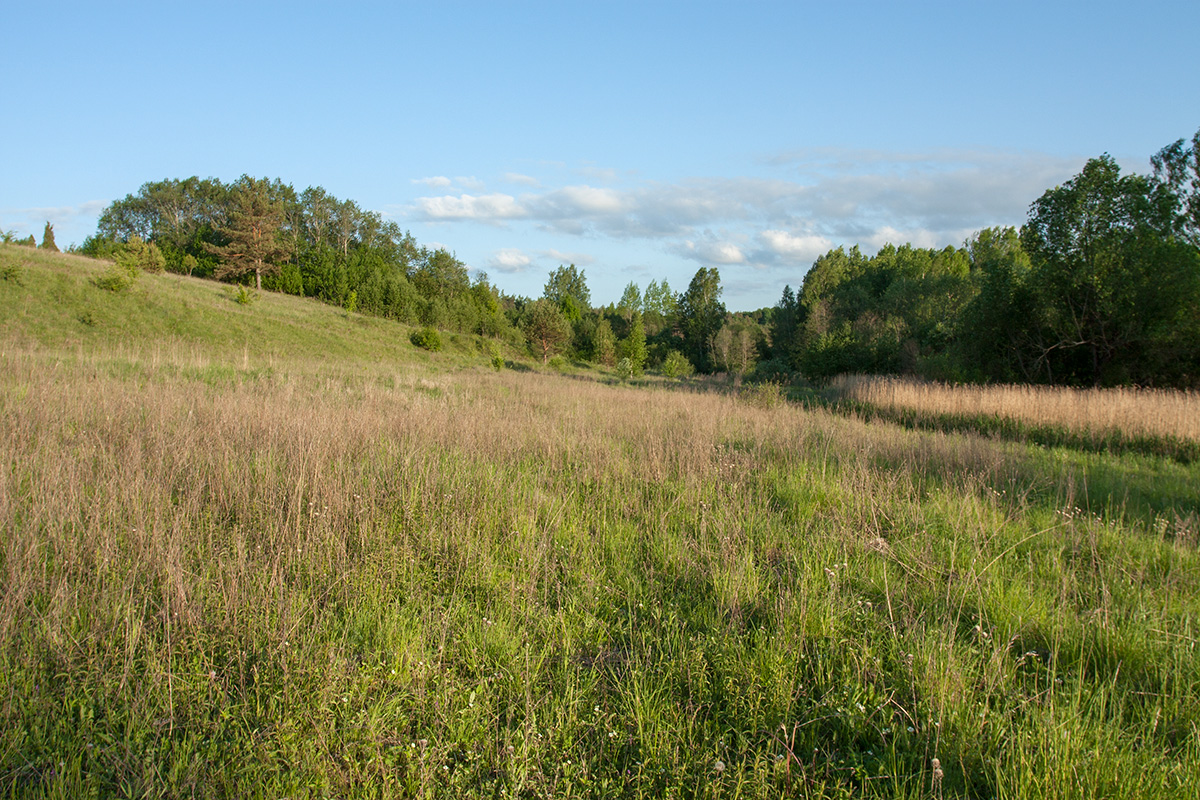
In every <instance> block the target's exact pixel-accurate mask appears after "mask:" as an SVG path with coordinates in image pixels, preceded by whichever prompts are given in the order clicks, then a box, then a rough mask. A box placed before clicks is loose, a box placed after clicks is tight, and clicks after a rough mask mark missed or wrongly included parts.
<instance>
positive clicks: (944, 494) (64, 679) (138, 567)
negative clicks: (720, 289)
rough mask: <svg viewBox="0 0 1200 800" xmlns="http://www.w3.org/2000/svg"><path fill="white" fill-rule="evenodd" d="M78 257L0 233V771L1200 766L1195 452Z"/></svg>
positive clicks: (360, 776)
mask: <svg viewBox="0 0 1200 800" xmlns="http://www.w3.org/2000/svg"><path fill="white" fill-rule="evenodd" d="M101 272H102V266H97V265H96V264H95V263H94V262H90V261H86V260H81V259H71V258H68V257H60V258H51V257H48V256H44V255H42V254H38V253H34V252H31V251H23V250H18V249H15V248H8V247H3V248H0V274H2V275H4V276H5V277H4V278H3V280H0V529H2V530H3V531H4V532H5V535H4V539H3V542H2V545H0V547H2V549H0V581H2V586H0V714H2V715H3V719H2V722H0V792H2V793H3V794H5V795H7V796H14V797H62V798H74V797H88V796H96V797H114V796H120V797H272V798H277V797H295V798H298V797H409V796H411V797H469V796H487V797H530V798H532V797H713V798H717V797H780V796H785V797H848V796H865V797H888V798H897V797H902V798H926V797H939V798H940V797H979V798H992V797H995V798H1087V797H1109V798H1122V797H1127V798H1135V797H1136V798H1147V797H1162V798H1179V797H1190V796H1196V795H1197V794H1198V793H1200V652H1197V646H1196V643H1197V639H1198V638H1200V624H1198V623H1200V555H1198V554H1197V545H1198V543H1200V465H1197V464H1195V463H1185V462H1181V461H1179V460H1175V459H1167V458H1157V457H1153V456H1147V455H1138V454H1130V453H1125V454H1116V453H1108V452H1089V451H1082V450H1078V449H1071V448H1060V447H1044V446H1038V445H1034V444H1028V443H1022V442H1019V441H1006V440H1002V439H997V438H994V437H983V436H978V435H974V434H971V433H969V432H965V433H943V432H922V431H919V430H909V429H906V428H903V427H899V426H895V425H891V424H886V423H879V422H867V421H865V420H863V419H860V418H857V417H854V416H842V415H838V414H836V413H832V412H831V411H828V410H824V409H821V408H813V409H806V408H802V407H800V406H797V405H792V404H770V403H764V402H759V400H760V399H761V398H756V397H755V396H753V395H743V396H738V395H735V394H732V393H723V392H716V391H698V390H696V389H695V388H694V387H690V386H689V385H688V384H668V383H665V382H664V383H649V382H648V383H646V384H638V385H629V384H620V383H617V382H615V381H613V380H612V379H611V378H610V377H609V376H607V375H601V374H595V373H582V374H577V375H573V376H571V377H566V376H560V375H557V374H547V373H542V372H537V371H534V370H532V369H528V368H525V367H523V366H522V365H521V362H522V360H523V359H522V357H521V355H520V354H518V353H515V352H513V353H509V355H510V356H511V357H510V359H509V361H510V366H520V367H522V368H521V369H505V370H503V371H500V372H495V371H493V370H492V369H491V368H490V367H489V366H488V358H487V355H486V348H485V347H484V344H483V343H481V342H476V341H474V340H473V339H471V338H470V337H457V338H453V339H452V340H451V343H450V347H449V352H447V353H441V354H435V355H430V354H427V353H424V352H421V351H417V350H415V349H414V348H413V347H412V346H411V345H410V344H409V343H408V335H407V334H408V331H407V329H404V328H402V327H400V326H396V325H392V324H389V323H386V322H382V321H378V320H371V319H367V318H363V317H359V316H357V315H354V314H347V313H346V312H343V311H340V310H338V309H333V308H328V307H324V306H320V305H317V304H313V303H309V302H305V301H302V300H297V299H295V298H286V297H276V296H269V295H267V296H263V297H261V298H260V299H259V300H258V301H257V302H256V303H255V304H253V305H251V306H241V305H239V304H237V303H235V302H234V301H233V300H232V299H230V297H229V296H228V295H227V294H226V292H225V290H224V289H223V288H222V287H220V286H219V285H217V284H212V283H206V282H202V281H198V280H190V279H185V278H179V277H177V276H143V277H142V278H141V279H140V280H139V282H138V284H137V285H136V286H135V287H134V288H133V289H132V290H131V291H129V292H126V293H120V294H117V293H112V292H106V291H104V290H102V289H100V288H98V287H96V286H95V285H94V284H93V283H91V279H92V278H94V277H95V276H97V275H99V274H100V273H101ZM527 360H530V361H531V360H532V359H527Z"/></svg>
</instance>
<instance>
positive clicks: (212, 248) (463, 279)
mask: <svg viewBox="0 0 1200 800" xmlns="http://www.w3.org/2000/svg"><path fill="white" fill-rule="evenodd" d="M130 243H135V244H136V243H147V244H149V245H152V246H153V247H154V248H156V250H157V251H159V252H160V253H161V256H162V260H163V262H164V264H165V268H166V269H167V270H169V271H172V272H178V273H182V274H187V275H195V276H198V277H208V278H215V279H218V280H232V281H249V280H252V281H253V282H254V285H255V286H256V287H257V288H259V289H265V290H270V291H278V292H285V293H288V294H294V295H301V296H305V297H314V298H317V299H319V300H322V301H324V302H327V303H331V304H333V305H337V306H342V307H344V308H347V309H349V310H353V311H360V312H362V313H367V314H373V315H377V316H380V317H385V318H388V319H394V320H397V321H399V322H405V323H409V324H419V325H425V326H430V327H436V328H443V329H447V330H454V331H460V332H464V333H474V334H479V335H483V336H491V337H508V338H519V335H520V334H519V332H518V331H516V329H515V328H514V327H513V325H512V322H511V321H510V320H509V318H508V317H507V316H506V315H505V314H504V313H503V311H502V308H501V303H502V299H503V298H502V296H501V294H500V292H499V290H497V289H496V288H495V287H493V286H492V285H491V284H490V283H489V282H488V278H487V276H486V275H482V274H481V275H479V276H477V277H476V279H475V280H474V281H472V280H471V278H470V275H469V274H468V271H467V267H466V265H465V264H463V263H462V262H461V261H459V260H458V258H456V257H455V256H454V255H453V254H452V253H450V252H448V251H446V250H444V249H440V248H439V249H430V248H427V247H423V246H421V245H419V244H418V243H417V242H416V240H415V239H414V238H413V237H412V235H411V234H410V233H408V232H407V231H402V230H401V229H400V227H399V226H398V225H396V223H395V222H392V221H390V220H384V219H383V218H382V217H381V216H380V215H379V214H378V213H376V212H373V211H365V210H363V209H361V208H359V206H358V205H357V204H356V203H355V202H354V201H352V200H339V199H338V198H337V197H334V196H333V195H331V194H329V193H328V192H327V191H325V190H324V189H323V188H321V187H309V188H308V189H305V190H304V191H303V192H297V191H296V190H295V189H294V188H293V187H292V186H291V185H290V184H285V183H283V182H282V181H281V180H279V179H275V180H274V181H271V180H268V179H266V178H252V177H249V176H242V177H241V178H239V179H238V180H236V181H234V182H233V183H230V184H225V183H222V182H221V181H219V180H216V179H213V178H206V179H201V178H197V177H192V178H186V179H183V180H171V179H168V180H162V181H156V182H151V183H146V184H143V185H142V187H141V189H140V190H139V191H138V193H137V194H130V195H126V197H125V198H123V199H121V200H117V201H115V202H113V203H112V204H111V205H109V206H108V207H107V208H106V209H105V210H104V212H103V213H102V214H101V216H100V220H99V222H98V225H97V232H96V234H95V235H94V236H90V237H88V239H86V240H85V241H84V243H83V245H82V247H81V248H80V252H82V253H83V254H85V255H91V256H95V257H113V256H115V255H116V254H117V253H118V252H119V251H121V250H122V249H124V248H128V247H129V246H130Z"/></svg>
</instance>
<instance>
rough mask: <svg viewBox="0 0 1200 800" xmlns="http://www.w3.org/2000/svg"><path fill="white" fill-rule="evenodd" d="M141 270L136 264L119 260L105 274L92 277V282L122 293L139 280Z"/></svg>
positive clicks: (97, 285)
mask: <svg viewBox="0 0 1200 800" xmlns="http://www.w3.org/2000/svg"><path fill="white" fill-rule="evenodd" d="M140 272H141V270H140V269H138V267H137V265H136V264H130V263H128V262H125V263H121V262H117V263H116V264H113V265H112V266H111V267H109V268H108V269H107V270H106V271H105V272H104V274H103V275H99V276H97V277H95V278H93V279H92V284H93V285H95V286H96V287H98V288H100V289H104V290H105V291H109V292H116V293H117V294H120V293H121V292H125V291H128V290H129V287H131V286H133V284H134V283H136V282H137V278H138V274H139V273H140Z"/></svg>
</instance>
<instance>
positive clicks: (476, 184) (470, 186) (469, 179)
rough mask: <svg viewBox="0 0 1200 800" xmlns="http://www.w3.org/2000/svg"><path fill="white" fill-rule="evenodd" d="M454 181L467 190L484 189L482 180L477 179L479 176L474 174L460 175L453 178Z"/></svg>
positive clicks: (479, 190)
mask: <svg viewBox="0 0 1200 800" xmlns="http://www.w3.org/2000/svg"><path fill="white" fill-rule="evenodd" d="M454 182H455V183H457V184H458V185H459V186H460V187H462V188H463V189H466V190H467V191H468V192H482V191H483V189H484V183H483V181H481V180H479V178H476V177H475V176H474V175H467V176H464V175H460V176H458V177H457V178H455V179H454Z"/></svg>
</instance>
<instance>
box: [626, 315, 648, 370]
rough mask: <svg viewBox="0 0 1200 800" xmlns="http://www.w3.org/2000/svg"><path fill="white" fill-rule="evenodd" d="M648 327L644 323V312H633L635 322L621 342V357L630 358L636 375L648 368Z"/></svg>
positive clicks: (631, 366) (630, 363)
mask: <svg viewBox="0 0 1200 800" xmlns="http://www.w3.org/2000/svg"><path fill="white" fill-rule="evenodd" d="M648 356H649V353H648V351H647V350H646V327H645V325H644V324H643V323H642V312H640V311H635V312H634V313H633V322H632V323H630V326H629V335H628V336H626V337H625V339H624V340H623V341H622V342H621V357H622V358H627V359H629V365H630V368H631V369H632V371H633V374H634V375H641V374H642V371H643V370H645V368H646V359H647V357H648Z"/></svg>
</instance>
